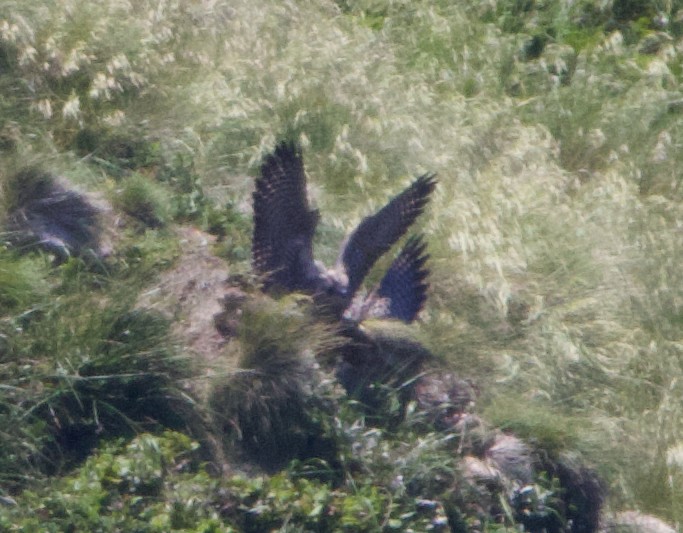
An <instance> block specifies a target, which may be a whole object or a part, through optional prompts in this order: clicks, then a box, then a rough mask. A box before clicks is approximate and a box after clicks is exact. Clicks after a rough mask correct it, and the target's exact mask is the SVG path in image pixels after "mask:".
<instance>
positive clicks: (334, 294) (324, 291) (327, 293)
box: [314, 269, 353, 317]
mask: <svg viewBox="0 0 683 533" xmlns="http://www.w3.org/2000/svg"><path fill="white" fill-rule="evenodd" d="M349 292H350V291H349V279H348V277H347V276H346V274H344V273H343V272H339V271H338V270H336V269H330V270H324V269H321V271H320V277H319V284H318V288H317V290H316V294H315V296H314V298H315V300H316V302H317V303H318V304H319V305H320V306H321V307H323V308H325V309H326V310H327V311H328V312H330V313H332V314H333V315H334V316H336V317H341V316H342V314H343V313H344V310H345V309H346V308H347V307H348V305H349V303H350V302H351V297H352V296H353V295H352V294H349Z"/></svg>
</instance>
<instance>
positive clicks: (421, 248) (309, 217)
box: [252, 142, 436, 322]
mask: <svg viewBox="0 0 683 533" xmlns="http://www.w3.org/2000/svg"><path fill="white" fill-rule="evenodd" d="M435 186H436V179H435V174H433V173H428V174H424V175H422V176H420V177H419V178H417V179H416V180H415V181H414V182H413V184H412V185H410V186H409V187H408V188H407V189H405V190H404V191H403V192H402V193H400V194H399V195H397V196H396V197H394V198H393V199H392V200H391V201H389V203H387V204H386V205H385V206H384V207H383V208H382V209H380V210H379V211H378V212H377V213H375V214H374V215H372V216H368V217H365V218H364V219H363V220H362V221H361V223H360V224H359V225H358V227H357V228H356V229H355V230H354V231H353V232H352V233H351V234H350V235H349V237H348V238H347V239H346V240H345V241H344V243H343V244H342V247H341V251H340V253H339V258H338V259H337V263H336V265H335V267H334V268H332V269H326V268H325V267H324V266H323V265H322V264H320V263H319V262H318V261H314V259H313V235H314V232H315V228H316V225H317V223H318V220H319V219H320V215H319V213H318V211H317V210H315V209H311V208H310V206H309V203H308V198H307V194H306V176H305V173H304V165H303V159H302V155H301V149H300V148H299V147H298V146H297V145H295V144H293V143H289V142H282V143H280V144H278V146H277V147H276V148H275V151H274V152H273V153H272V154H270V155H268V156H266V158H265V160H264V161H263V163H262V166H261V175H260V177H259V178H257V180H256V189H255V191H254V194H253V200H254V234H253V242H252V253H253V267H254V270H255V272H256V273H257V274H258V275H260V276H261V277H262V278H263V280H264V281H263V284H264V290H266V291H278V290H279V291H301V292H304V293H307V294H311V295H312V296H313V298H314V301H316V302H317V303H318V304H319V305H321V306H322V307H324V308H326V309H327V310H328V311H329V312H330V313H331V314H332V315H333V316H335V317H337V318H342V316H345V317H347V318H351V319H353V320H355V321H359V320H362V319H363V318H364V317H365V316H368V315H372V316H380V317H383V318H397V319H400V320H402V321H404V322H411V321H413V320H414V319H415V317H416V316H417V314H418V313H419V311H420V309H421V308H422V305H423V304H424V301H425V293H426V290H427V283H426V281H425V280H426V277H427V274H428V270H427V269H426V268H425V263H426V260H427V258H428V256H427V254H425V245H424V243H423V241H422V239H421V238H420V237H413V238H411V239H409V240H408V241H407V242H406V244H405V246H404V248H403V250H402V251H401V252H400V253H399V255H398V257H397V258H396V260H395V261H394V262H393V263H392V265H391V266H390V267H389V269H388V270H387V272H386V274H385V275H384V277H383V278H382V280H381V282H380V284H379V287H378V288H377V289H375V290H374V291H372V292H371V293H370V295H369V296H368V297H367V298H365V299H364V300H363V301H361V302H360V303H359V304H358V305H356V304H355V303H354V306H353V307H354V308H355V309H351V308H350V306H351V303H352V301H353V299H354V295H355V294H356V292H357V291H358V289H359V288H360V286H361V284H362V282H363V279H364V278H365V276H366V275H367V274H368V272H369V271H370V269H371V268H372V266H373V265H374V264H375V262H376V261H377V260H378V259H379V258H380V257H381V256H382V255H384V254H385V253H386V252H387V251H388V250H389V249H390V248H391V246H392V245H393V244H394V243H396V241H398V240H399V239H400V238H401V237H402V236H403V234H404V233H405V232H406V231H407V230H408V228H409V226H410V225H411V224H412V223H413V222H414V221H415V219H416V218H417V217H418V215H420V213H422V211H423V210H424V208H425V205H426V204H427V201H428V200H429V196H430V195H431V193H432V191H433V190H434V187H435ZM345 311H347V313H345Z"/></svg>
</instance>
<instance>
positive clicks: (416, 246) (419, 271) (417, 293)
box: [360, 236, 429, 324]
mask: <svg viewBox="0 0 683 533" xmlns="http://www.w3.org/2000/svg"><path fill="white" fill-rule="evenodd" d="M425 249H426V244H425V243H424V241H423V240H422V237H421V236H415V237H411V238H410V239H408V240H407V241H406V244H405V246H404V247H403V249H402V250H401V253H400V254H399V255H398V257H397V258H396V259H394V262H393V263H392V264H391V266H390V267H389V269H388V270H387V272H386V274H384V277H383V278H382V281H380V284H379V288H378V289H377V290H376V291H373V292H372V293H371V294H370V296H369V297H368V300H369V301H368V302H367V303H366V304H365V305H364V306H363V307H364V310H365V313H367V315H368V316H372V317H374V318H396V319H398V320H401V321H403V322H405V323H406V324H409V323H410V322H412V321H413V320H415V318H416V317H417V315H418V313H419V312H420V311H421V310H422V306H423V305H424V303H425V301H426V300H427V289H428V288H429V284H428V283H427V281H426V280H427V276H429V269H428V268H427V267H426V266H425V264H426V262H427V260H428V259H429V255H428V254H427V253H425ZM364 318H366V317H365V316H362V317H360V320H363V319H364Z"/></svg>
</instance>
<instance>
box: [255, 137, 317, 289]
mask: <svg viewBox="0 0 683 533" xmlns="http://www.w3.org/2000/svg"><path fill="white" fill-rule="evenodd" d="M253 199H254V234H253V239H252V255H253V257H252V261H253V266H254V270H255V271H256V272H257V273H258V274H260V275H262V276H264V277H265V288H269V287H271V286H273V285H277V286H279V287H281V288H284V289H287V290H301V289H307V288H309V287H310V286H311V284H312V283H313V280H314V278H315V277H316V275H317V270H316V267H315V264H314V262H313V233H314V232H315V227H316V225H317V223H318V218H319V215H318V212H317V210H312V209H310V207H309V204H308V199H307V196H306V176H305V174H304V166H303V160H302V156H301V150H300V148H298V147H297V146H296V145H294V144H292V143H288V142H282V143H280V144H279V145H278V146H277V147H276V149H275V151H274V152H273V153H272V154H270V155H268V156H267V157H266V158H265V160H264V162H263V164H262V166H261V176H260V177H259V178H258V179H257V180H256V189H255V191H254V194H253Z"/></svg>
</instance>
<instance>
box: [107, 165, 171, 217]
mask: <svg viewBox="0 0 683 533" xmlns="http://www.w3.org/2000/svg"><path fill="white" fill-rule="evenodd" d="M114 204H115V205H116V206H117V207H118V208H119V209H121V210H122V211H123V212H124V213H127V214H128V215H130V216H131V217H133V218H135V219H137V220H139V221H140V222H142V223H143V224H145V225H147V226H149V227H151V228H158V227H162V226H165V225H166V224H167V223H168V222H170V220H171V218H172V210H171V199H170V195H169V194H168V192H167V191H166V189H164V188H163V187H162V186H161V185H159V184H157V183H154V181H152V180H150V179H149V178H146V177H144V176H141V175H139V174H132V175H130V176H128V177H125V178H123V179H122V180H121V188H120V190H119V191H117V195H116V197H115V199H114Z"/></svg>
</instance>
